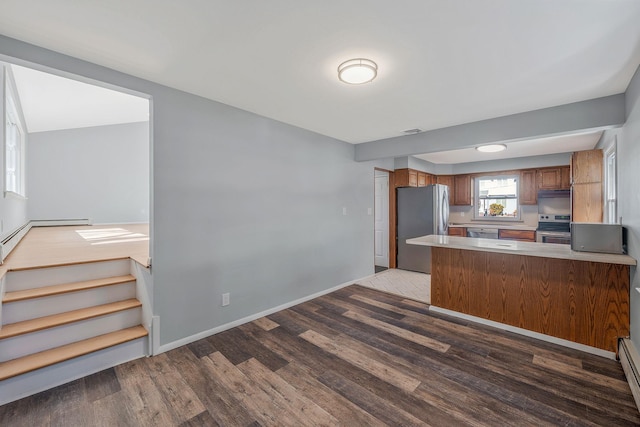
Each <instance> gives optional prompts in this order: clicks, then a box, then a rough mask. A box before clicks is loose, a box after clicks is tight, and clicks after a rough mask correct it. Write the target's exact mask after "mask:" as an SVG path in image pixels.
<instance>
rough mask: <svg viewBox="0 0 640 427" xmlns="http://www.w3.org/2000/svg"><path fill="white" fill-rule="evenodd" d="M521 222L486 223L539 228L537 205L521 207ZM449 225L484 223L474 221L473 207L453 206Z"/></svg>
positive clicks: (450, 210) (450, 209)
mask: <svg viewBox="0 0 640 427" xmlns="http://www.w3.org/2000/svg"><path fill="white" fill-rule="evenodd" d="M520 209H521V212H520V221H519V222H514V221H504V222H501V221H485V222H486V223H489V224H501V223H503V224H508V225H516V224H521V225H526V226H530V227H537V226H538V206H537V205H522V206H520ZM449 223H456V224H467V223H479V224H481V223H482V221H474V220H473V207H472V206H451V207H450V208H449Z"/></svg>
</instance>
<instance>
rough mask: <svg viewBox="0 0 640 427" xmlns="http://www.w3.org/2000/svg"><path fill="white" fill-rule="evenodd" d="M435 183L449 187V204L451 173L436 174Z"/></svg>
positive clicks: (451, 183) (451, 194)
mask: <svg viewBox="0 0 640 427" xmlns="http://www.w3.org/2000/svg"><path fill="white" fill-rule="evenodd" d="M436 183H437V184H442V185H446V186H448V187H449V204H450V205H452V204H453V175H438V176H437V177H436Z"/></svg>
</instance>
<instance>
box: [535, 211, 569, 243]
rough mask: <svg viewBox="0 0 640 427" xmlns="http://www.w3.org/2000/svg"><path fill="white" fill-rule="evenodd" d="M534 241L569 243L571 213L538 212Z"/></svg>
mask: <svg viewBox="0 0 640 427" xmlns="http://www.w3.org/2000/svg"><path fill="white" fill-rule="evenodd" d="M536 241H537V242H540V243H560V244H563V245H570V244H571V215H567V214H538V228H537V229H536Z"/></svg>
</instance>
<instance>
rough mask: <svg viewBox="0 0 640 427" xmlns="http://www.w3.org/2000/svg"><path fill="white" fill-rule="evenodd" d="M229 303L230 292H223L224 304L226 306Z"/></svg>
mask: <svg viewBox="0 0 640 427" xmlns="http://www.w3.org/2000/svg"><path fill="white" fill-rule="evenodd" d="M229 304H230V301H229V293H226V294H222V306H223V307H224V306H227V305H229Z"/></svg>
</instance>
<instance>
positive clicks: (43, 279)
mask: <svg viewBox="0 0 640 427" xmlns="http://www.w3.org/2000/svg"><path fill="white" fill-rule="evenodd" d="M130 265H131V264H130V261H129V260H126V259H123V260H115V261H103V262H92V263H86V264H74V265H65V266H60V267H48V268H36V269H31V270H21V271H9V272H8V273H7V274H6V284H5V291H6V292H13V291H22V290H24V289H33V288H40V287H43V286H52V285H60V284H63V283H73V282H81V281H84V280H92V279H102V278H106V277H113V276H123V275H126V274H129V272H130Z"/></svg>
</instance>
